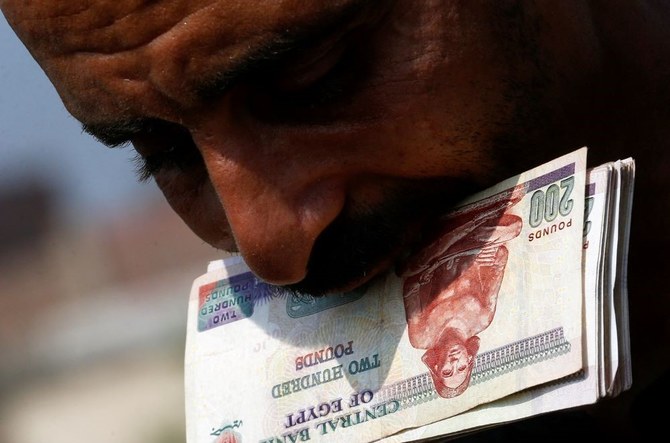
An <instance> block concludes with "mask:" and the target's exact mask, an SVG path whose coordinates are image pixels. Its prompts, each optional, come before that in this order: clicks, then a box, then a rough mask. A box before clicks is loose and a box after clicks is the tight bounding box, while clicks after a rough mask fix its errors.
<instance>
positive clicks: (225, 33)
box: [0, 0, 371, 115]
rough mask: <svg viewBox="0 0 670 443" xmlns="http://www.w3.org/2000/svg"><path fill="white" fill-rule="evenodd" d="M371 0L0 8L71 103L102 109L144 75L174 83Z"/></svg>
mask: <svg viewBox="0 0 670 443" xmlns="http://www.w3.org/2000/svg"><path fill="white" fill-rule="evenodd" d="M368 3H371V2H369V1H365V0H339V1H333V0H309V1H300V0H255V1H250V0H214V1H212V0H69V1H67V2H63V1H61V0H34V1H25V0H0V7H2V11H3V13H4V14H5V16H6V17H7V20H8V22H9V23H10V25H11V26H12V27H13V28H14V30H15V31H16V33H17V34H18V36H19V37H20V38H21V40H22V41H23V42H24V43H25V45H26V46H27V48H28V49H29V50H30V52H31V53H32V55H33V56H34V57H35V59H36V60H37V62H38V63H39V64H40V65H41V66H42V68H43V69H44V70H45V72H46V73H47V75H48V76H49V78H50V79H51V80H52V82H53V83H54V85H55V86H56V89H57V90H58V91H59V93H60V94H61V97H62V98H63V100H64V102H65V103H66V106H68V105H69V106H68V109H69V110H70V111H71V112H73V113H74V114H75V115H77V114H81V113H84V114H88V113H90V112H94V111H95V110H96V109H99V106H100V105H101V101H103V102H104V100H105V99H104V96H105V94H107V95H109V97H108V98H109V99H110V100H112V98H113V96H114V95H116V96H117V97H118V96H119V95H123V94H119V92H126V91H127V92H132V90H133V88H135V90H136V92H138V93H139V92H140V90H142V91H141V92H142V95H143V96H146V95H147V91H146V90H143V89H146V87H147V85H146V83H147V82H149V83H154V85H153V86H155V87H156V88H157V89H161V88H163V89H166V88H167V89H169V88H168V87H167V86H166V85H163V83H170V82H172V83H174V84H176V83H177V80H178V79H176V78H175V77H177V76H179V77H184V78H188V76H189V73H192V72H197V71H199V70H202V69H206V68H207V67H208V66H212V65H214V64H217V65H218V66H217V68H219V69H226V66H223V65H226V64H228V65H231V66H232V65H234V64H235V62H236V60H237V59H240V58H243V57H244V56H245V55H248V54H250V53H253V52H254V51H257V50H258V49H259V48H262V47H263V46H264V45H266V44H267V42H268V41H271V40H277V39H278V38H282V37H283V36H287V37H290V36H292V35H295V34H299V33H303V32H307V31H309V30H311V29H312V28H316V27H323V26H328V22H329V20H333V19H334V18H335V17H341V16H343V15H346V14H347V13H348V12H354V11H355V10H358V9H360V7H361V6H363V4H368ZM157 66H160V69H157ZM159 71H160V72H159ZM119 82H120V83H126V85H123V88H124V89H123V91H116V90H115V89H116V87H117V86H114V85H115V83H119ZM143 83H144V84H143ZM156 88H154V89H156ZM82 91H84V92H82ZM85 91H91V92H93V91H95V93H96V94H97V97H96V98H95V99H94V100H93V101H94V102H97V103H96V104H95V106H92V107H91V109H80V108H82V107H84V108H85V107H86V106H85V105H86V101H87V100H85V99H84V100H82V94H84V95H85ZM163 92H165V91H163ZM168 95H170V94H168ZM118 106H119V105H118V104H117V107H118ZM120 107H121V108H123V107H124V106H123V105H120Z"/></svg>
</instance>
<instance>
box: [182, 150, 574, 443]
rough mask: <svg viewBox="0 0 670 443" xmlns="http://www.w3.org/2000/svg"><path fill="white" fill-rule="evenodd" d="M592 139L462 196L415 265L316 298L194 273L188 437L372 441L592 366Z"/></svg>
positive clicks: (211, 441) (237, 277)
mask: <svg viewBox="0 0 670 443" xmlns="http://www.w3.org/2000/svg"><path fill="white" fill-rule="evenodd" d="M585 166H586V149H585V148H582V149H580V150H578V151H575V152H573V153H571V154H568V155H566V156H563V157H561V158H559V159H556V160H554V161H552V162H549V163H547V164H545V165H542V166H540V167H538V168H535V169H533V170H531V171H529V172H526V173H524V174H521V175H519V176H517V177H514V178H512V179H509V180H506V181H505V182H503V183H501V184H500V185H498V186H496V187H494V188H492V189H489V190H487V191H485V192H482V193H479V194H477V195H475V196H473V197H471V198H470V199H468V200H467V201H464V202H463V203H462V204H461V205H459V206H458V207H457V208H456V209H455V210H454V211H453V212H451V213H449V214H447V215H445V216H444V218H443V219H442V220H441V223H442V225H441V229H439V230H438V231H437V232H436V234H435V237H434V239H433V240H432V242H431V243H429V244H428V245H427V246H426V247H425V248H424V249H422V250H421V251H420V252H419V253H418V254H416V255H415V256H414V257H413V258H412V260H411V261H410V262H409V263H408V264H407V266H406V267H405V268H404V269H402V270H399V271H398V272H397V273H394V272H391V273H389V274H388V275H387V276H385V278H381V279H378V280H377V281H376V283H374V284H373V285H371V286H369V287H367V288H365V289H360V290H358V291H353V292H351V293H346V294H339V295H332V296H328V297H322V298H314V297H311V296H309V295H307V294H289V293H287V292H285V291H283V290H281V289H280V288H276V287H272V286H269V285H266V284H264V283H263V282H260V281H259V280H258V279H256V278H255V277H254V275H253V274H251V273H250V272H249V270H248V268H247V267H246V265H245V264H244V262H243V261H242V260H241V258H239V257H234V258H231V259H227V260H226V261H225V262H224V266H222V267H220V268H218V269H212V270H211V271H210V272H208V273H207V274H205V275H203V276H201V277H199V278H197V279H196V280H195V281H194V284H193V289H192V291H191V297H190V301H189V312H188V326H187V343H186V362H185V363H186V365H185V382H186V412H187V439H188V442H189V443H223V442H232V441H236V442H241V441H252V442H297V441H348V442H368V441H373V440H376V439H380V438H383V437H386V436H389V435H392V434H394V433H396V432H399V431H401V430H403V429H408V428H412V427H416V426H421V425H425V424H428V423H432V422H435V421H437V420H442V419H444V418H447V417H450V416H452V415H455V414H458V413H460V412H463V411H465V410H468V409H470V408H473V407H475V406H477V405H479V404H483V403H487V402H490V401H493V400H495V399H498V398H502V397H504V396H506V395H509V394H511V393H514V392H518V391H520V390H523V389H526V388H528V387H531V386H535V385H538V384H541V383H544V382H547V381H550V380H554V379H557V378H560V377H563V376H566V375H569V374H572V373H575V372H576V371H578V370H580V369H581V367H582V364H583V363H582V362H583V359H582V337H581V334H582V248H581V242H582V226H583V217H584V189H585Z"/></svg>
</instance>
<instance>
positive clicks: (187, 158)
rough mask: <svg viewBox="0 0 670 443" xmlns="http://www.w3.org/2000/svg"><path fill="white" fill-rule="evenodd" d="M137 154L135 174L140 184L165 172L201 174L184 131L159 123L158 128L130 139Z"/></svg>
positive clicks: (199, 161)
mask: <svg viewBox="0 0 670 443" xmlns="http://www.w3.org/2000/svg"><path fill="white" fill-rule="evenodd" d="M132 143H133V146H134V147H135V150H136V151H137V157H136V159H135V162H136V173H137V176H138V179H139V180H140V181H147V180H149V179H150V178H151V177H155V176H157V175H158V174H161V173H166V172H176V173H183V172H190V171H191V170H193V169H198V168H201V169H202V170H204V161H203V158H202V155H201V154H200V151H199V150H198V148H197V146H196V145H195V143H194V142H193V138H192V137H191V134H190V133H189V131H188V130H186V128H183V127H181V126H179V125H176V124H172V123H167V122H163V123H162V125H161V127H160V128H154V129H153V130H152V131H151V132H149V133H141V134H138V135H136V136H135V137H133V139H132Z"/></svg>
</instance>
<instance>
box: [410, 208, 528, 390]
mask: <svg viewBox="0 0 670 443" xmlns="http://www.w3.org/2000/svg"><path fill="white" fill-rule="evenodd" d="M518 200H519V199H518V198H513V199H509V200H504V201H492V202H491V203H490V204H488V205H486V206H483V207H482V206H472V207H468V208H467V209H466V210H465V211H461V212H455V213H452V214H451V215H448V216H447V217H445V218H444V220H443V221H442V223H441V224H440V226H439V228H438V229H437V230H436V232H435V234H434V238H431V241H430V242H429V243H428V246H426V247H424V248H423V249H422V250H421V251H420V252H419V254H417V256H416V258H415V259H414V260H412V262H411V263H409V264H408V266H407V267H406V268H405V269H404V271H403V272H402V274H401V276H402V277H403V278H404V281H403V301H404V304H405V311H406V318H407V325H408V334H409V340H410V343H411V344H412V346H414V347H415V348H418V349H426V352H425V353H424V354H423V356H422V360H423V362H424V363H425V364H426V366H427V367H428V369H429V370H430V375H431V377H432V379H433V384H434V386H435V390H436V391H437V393H438V394H439V395H440V396H442V397H445V398H451V397H455V396H457V395H460V394H462V393H463V392H464V391H465V390H466V389H467V387H468V386H469V383H470V376H471V374H472V369H473V367H474V364H475V360H476V359H475V357H476V355H477V352H478V350H479V340H480V339H479V337H478V335H477V334H479V333H480V332H482V331H483V330H484V329H486V328H487V327H488V326H489V325H490V324H491V322H492V321H493V317H494V315H495V311H496V303H497V298H498V291H499V290H500V285H501V283H502V280H503V276H504V273H505V266H506V264H507V258H508V250H507V248H506V247H505V242H507V241H509V240H511V239H513V238H515V237H517V236H518V235H519V233H520V232H521V227H522V221H521V218H520V217H518V216H517V215H513V214H509V213H506V212H505V211H506V210H507V209H508V208H509V207H511V206H512V205H514V204H515V203H516V202H517V201H518Z"/></svg>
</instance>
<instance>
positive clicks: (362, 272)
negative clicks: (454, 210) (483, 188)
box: [286, 179, 475, 296]
mask: <svg viewBox="0 0 670 443" xmlns="http://www.w3.org/2000/svg"><path fill="white" fill-rule="evenodd" d="M474 189H475V186H474V184H473V183H471V182H469V181H464V180H457V179H430V180H421V181H408V182H406V183H403V184H402V186H401V185H396V186H393V188H391V189H388V190H386V191H385V192H384V199H383V200H382V201H381V202H378V203H377V204H374V205H369V204H353V203H352V204H350V205H348V207H347V208H346V209H345V211H343V212H342V214H340V216H339V217H338V218H337V219H336V220H335V221H334V222H333V223H332V224H331V225H330V226H329V227H328V228H327V229H326V230H325V231H324V232H323V233H322V234H321V235H320V236H319V238H318V239H317V241H316V242H315V245H314V248H313V250H312V253H311V256H310V260H309V262H308V267H307V274H306V277H305V278H304V279H303V280H302V281H300V282H298V283H295V284H292V285H288V286H286V289H288V290H290V291H295V292H300V293H306V294H311V295H313V296H323V295H328V294H332V293H341V292H346V291H350V290H353V289H356V288H359V287H361V286H363V285H365V284H368V283H370V282H371V281H372V280H373V279H375V278H376V277H378V276H380V275H381V274H383V273H384V272H385V271H388V270H389V269H391V268H392V267H393V266H394V265H395V264H396V263H398V262H399V261H400V260H403V259H405V258H406V256H407V255H408V254H411V253H412V251H413V249H414V248H415V247H416V246H417V245H418V244H420V242H421V239H422V237H423V235H424V227H425V226H427V225H429V224H430V222H431V221H432V220H434V219H435V218H436V217H438V216H439V215H441V214H443V213H445V212H446V211H447V210H448V209H449V208H451V207H453V205H454V204H455V203H456V202H458V201H459V200H461V199H462V198H464V197H465V196H466V195H469V194H470V193H472V192H473V190H474Z"/></svg>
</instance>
